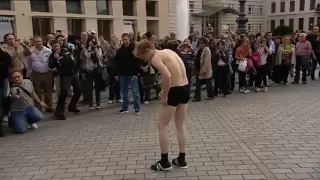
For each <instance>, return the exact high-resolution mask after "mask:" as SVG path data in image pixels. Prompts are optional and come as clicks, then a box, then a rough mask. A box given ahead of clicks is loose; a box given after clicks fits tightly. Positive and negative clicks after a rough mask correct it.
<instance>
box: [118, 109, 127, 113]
mask: <svg viewBox="0 0 320 180" xmlns="http://www.w3.org/2000/svg"><path fill="white" fill-rule="evenodd" d="M127 112H129V110H127V109H120V111H119V112H118V114H123V113H127Z"/></svg>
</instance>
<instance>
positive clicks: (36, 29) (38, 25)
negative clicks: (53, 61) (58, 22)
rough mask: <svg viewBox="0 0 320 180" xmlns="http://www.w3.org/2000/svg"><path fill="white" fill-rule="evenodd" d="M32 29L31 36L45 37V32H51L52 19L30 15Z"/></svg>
mask: <svg viewBox="0 0 320 180" xmlns="http://www.w3.org/2000/svg"><path fill="white" fill-rule="evenodd" d="M32 29H33V36H41V37H43V38H45V37H46V35H47V34H49V33H51V32H52V29H53V26H52V19H51V18H38V17H32Z"/></svg>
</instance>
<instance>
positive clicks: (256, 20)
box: [204, 0, 266, 33]
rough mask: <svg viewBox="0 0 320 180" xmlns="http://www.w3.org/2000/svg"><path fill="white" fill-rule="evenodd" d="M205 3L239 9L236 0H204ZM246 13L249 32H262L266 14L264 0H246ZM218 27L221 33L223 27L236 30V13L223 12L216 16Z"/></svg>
mask: <svg viewBox="0 0 320 180" xmlns="http://www.w3.org/2000/svg"><path fill="white" fill-rule="evenodd" d="M204 3H205V4H206V5H211V6H221V7H228V8H232V9H235V10H237V11H239V10H240V6H239V2H238V1H237V0H204ZM245 9H246V14H247V18H248V20H249V22H248V23H247V28H248V32H249V33H256V32H264V31H265V24H266V16H265V11H264V0H247V2H246V7H245ZM218 17H219V20H218V22H219V23H218V27H219V30H220V31H221V32H222V33H223V32H224V30H225V28H226V27H228V26H230V27H231V29H232V30H233V31H236V30H237V26H238V25H237V23H236V19H237V18H238V15H236V14H232V13H223V12H221V15H220V16H218Z"/></svg>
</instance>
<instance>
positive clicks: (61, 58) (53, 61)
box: [49, 40, 81, 120]
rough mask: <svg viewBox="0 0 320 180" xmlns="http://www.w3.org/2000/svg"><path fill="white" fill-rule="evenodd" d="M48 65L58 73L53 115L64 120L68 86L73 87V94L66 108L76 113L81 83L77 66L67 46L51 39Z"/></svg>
mask: <svg viewBox="0 0 320 180" xmlns="http://www.w3.org/2000/svg"><path fill="white" fill-rule="evenodd" d="M49 67H50V68H51V69H52V70H53V72H54V73H57V74H59V75H60V93H59V97H58V102H57V107H56V110H55V117H56V118H57V120H65V119H66V117H65V115H64V110H65V102H66V99H67V96H68V92H69V89H70V86H72V87H73V96H72V99H71V101H70V103H69V107H68V110H69V111H70V112H74V113H78V112H80V111H79V110H78V109H77V107H76V106H77V103H78V101H79V98H80V96H81V85H80V80H79V76H78V74H77V68H76V64H75V62H74V60H73V59H72V57H71V54H70V52H69V50H68V49H67V48H64V47H60V44H59V42H58V41H55V40H53V41H52V54H51V55H50V57H49Z"/></svg>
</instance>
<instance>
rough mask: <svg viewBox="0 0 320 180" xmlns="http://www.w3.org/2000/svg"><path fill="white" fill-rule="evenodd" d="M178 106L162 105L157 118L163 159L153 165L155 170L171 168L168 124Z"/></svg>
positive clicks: (152, 167)
mask: <svg viewBox="0 0 320 180" xmlns="http://www.w3.org/2000/svg"><path fill="white" fill-rule="evenodd" d="M175 110H176V107H173V106H162V107H161V112H160V116H159V117H158V120H157V125H158V129H159V141H160V149H161V160H160V161H158V162H157V163H156V164H155V165H152V166H151V169H153V170H161V171H166V170H170V169H171V168H172V167H171V164H170V162H169V160H168V151H169V150H168V148H169V132H168V125H169V122H170V120H171V119H172V117H173V115H174V112H175Z"/></svg>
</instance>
